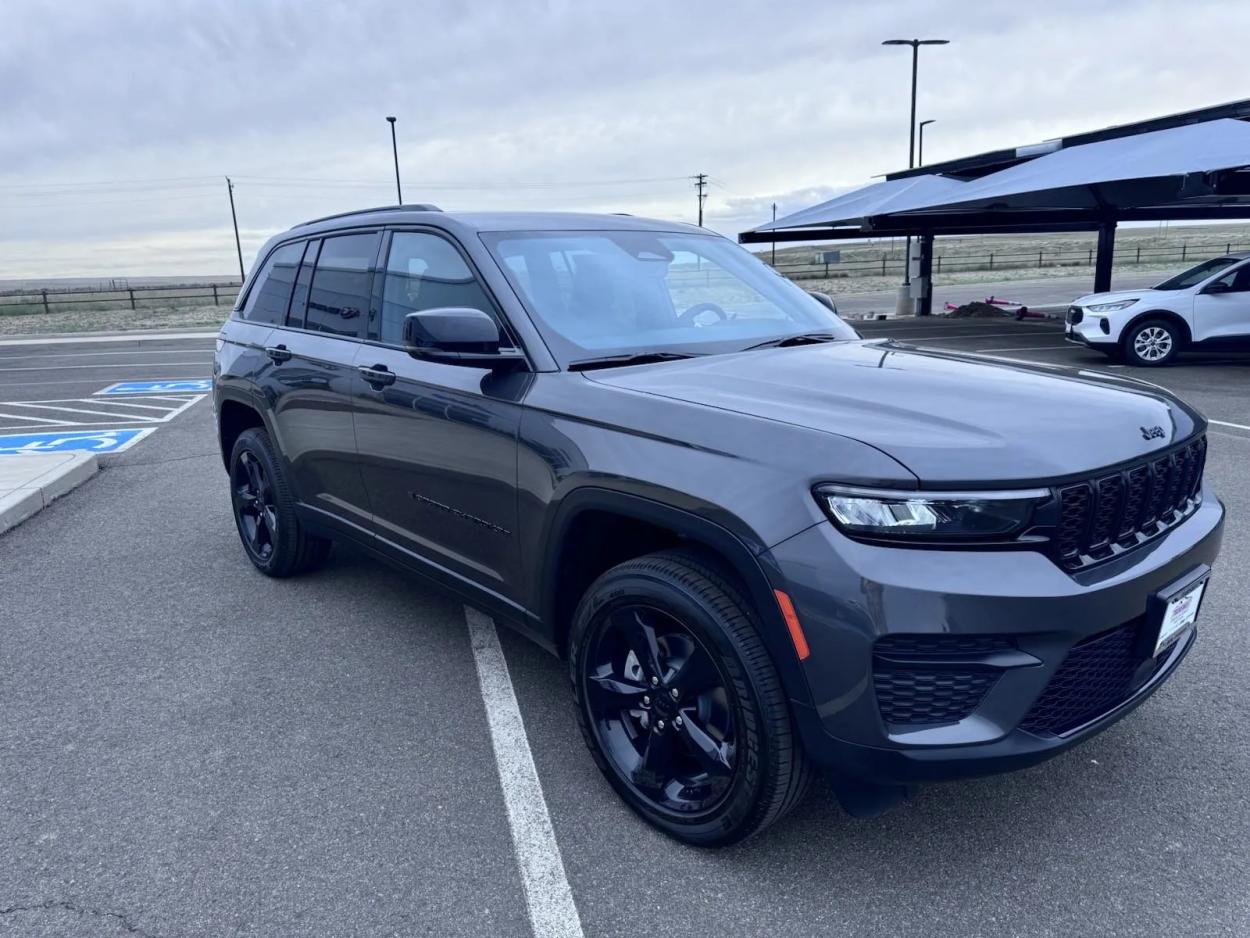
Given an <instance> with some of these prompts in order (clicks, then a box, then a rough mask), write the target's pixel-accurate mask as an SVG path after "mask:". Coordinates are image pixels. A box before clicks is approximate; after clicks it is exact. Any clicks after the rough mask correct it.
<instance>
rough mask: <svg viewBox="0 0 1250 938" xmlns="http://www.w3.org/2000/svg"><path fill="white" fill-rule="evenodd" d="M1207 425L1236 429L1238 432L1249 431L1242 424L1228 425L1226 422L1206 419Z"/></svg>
mask: <svg viewBox="0 0 1250 938" xmlns="http://www.w3.org/2000/svg"><path fill="white" fill-rule="evenodd" d="M1207 423H1214V424H1218V425H1219V426H1221V427H1236V428H1237V429H1238V430H1250V427H1247V426H1246V425H1245V424H1244V423H1229V422H1228V421H1227V420H1211V419H1209V418H1208V420H1207Z"/></svg>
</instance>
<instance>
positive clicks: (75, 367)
mask: <svg viewBox="0 0 1250 938" xmlns="http://www.w3.org/2000/svg"><path fill="white" fill-rule="evenodd" d="M203 364H204V362H203V361H198V362H148V363H147V364H146V365H144V366H143V367H144V368H172V367H173V366H175V365H203ZM86 368H129V369H130V370H131V371H134V370H135V365H134V362H119V363H118V364H115V365H43V366H40V367H37V368H5V369H4V371H5V374H8V373H9V372H10V371H70V370H73V371H78V370H80V369H86Z"/></svg>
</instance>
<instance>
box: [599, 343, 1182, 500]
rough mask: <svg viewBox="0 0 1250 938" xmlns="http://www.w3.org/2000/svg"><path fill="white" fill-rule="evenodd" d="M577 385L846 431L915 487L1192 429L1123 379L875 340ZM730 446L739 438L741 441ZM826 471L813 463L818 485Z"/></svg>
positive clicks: (1000, 477) (1035, 473)
mask: <svg viewBox="0 0 1250 938" xmlns="http://www.w3.org/2000/svg"><path fill="white" fill-rule="evenodd" d="M586 377H587V378H589V379H590V380H593V381H596V382H599V383H601V384H606V385H611V386H615V387H620V388H626V389H629V390H631V391H637V392H641V393H644V394H652V395H655V396H657V397H666V398H673V399H676V400H681V401H687V402H690V403H694V404H702V405H704V406H707V407H715V408H718V409H721V410H728V411H734V412H737V413H742V414H748V415H750V416H752V417H758V418H762V419H766V420H776V421H781V422H784V423H787V424H791V425H797V426H802V427H807V428H810V429H811V430H813V431H815V432H823V433H833V434H837V435H839V436H844V437H850V438H852V439H856V440H859V441H861V442H863V443H866V444H868V445H870V446H873V447H876V448H877V449H879V450H881V451H882V452H885V453H886V454H888V455H889V456H891V457H893V458H894V459H896V460H898V461H899V462H900V463H902V464H903V465H904V466H906V467H907V468H908V469H909V470H911V472H913V473H914V474H915V475H916V476H917V477H918V478H919V479H920V480H921V484H922V485H925V486H928V487H933V486H939V485H956V484H964V485H974V486H978V485H985V484H999V483H1002V482H1051V481H1057V480H1058V479H1060V478H1063V477H1076V476H1085V475H1090V474H1091V473H1093V472H1095V471H1096V470H1098V469H1101V468H1104V467H1106V466H1111V465H1114V464H1116V463H1121V462H1127V461H1130V460H1134V459H1138V458H1140V457H1143V456H1145V455H1146V454H1148V453H1151V452H1154V451H1156V450H1159V449H1163V448H1165V447H1168V446H1170V445H1172V444H1173V443H1176V442H1179V441H1180V440H1182V439H1184V438H1186V437H1188V436H1190V435H1191V434H1193V433H1194V432H1195V431H1196V430H1198V429H1199V428H1201V427H1203V426H1205V422H1204V421H1203V419H1202V418H1201V417H1200V416H1198V414H1197V413H1195V412H1194V411H1192V410H1190V409H1189V408H1188V407H1186V406H1185V405H1184V404H1182V403H1181V402H1180V401H1178V400H1177V399H1176V398H1174V397H1172V396H1171V395H1170V394H1168V393H1167V392H1166V391H1164V390H1163V389H1162V388H1157V387H1155V386H1153V385H1148V384H1145V383H1143V382H1138V381H1134V380H1132V379H1129V378H1122V377H1120V376H1117V375H1110V374H1098V373H1095V372H1090V371H1075V370H1071V371H1064V372H1058V371H1055V370H1052V369H1049V368H1045V367H1043V366H1037V367H1033V366H1030V365H1027V364H1024V363H1021V364H1013V363H1009V362H1002V361H991V360H987V359H983V358H976V357H975V356H967V355H958V354H948V353H942V352H931V351H920V350H917V349H911V348H908V347H906V346H901V345H897V344H894V343H891V342H888V341H882V340H876V341H859V342H833V343H828V344H825V345H811V346H800V347H797V348H785V349H762V350H758V351H754V352H741V353H737V354H732V355H712V356H707V357H705V358H691V359H685V360H680V361H671V362H662V363H657V364H652V365H640V366H634V367H630V368H619V369H613V370H606V371H597V372H592V373H587V375H586ZM1156 428H1157V429H1156ZM742 439H743V441H744V443H746V444H749V442H750V441H751V436H750V435H749V434H748V435H744V436H743V437H742ZM837 469H838V467H837V466H829V467H827V470H825V471H827V473H828V476H829V478H830V479H836V478H837Z"/></svg>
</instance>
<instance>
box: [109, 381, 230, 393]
mask: <svg viewBox="0 0 1250 938" xmlns="http://www.w3.org/2000/svg"><path fill="white" fill-rule="evenodd" d="M212 389H213V382H212V379H211V378H182V379H179V380H177V381H122V382H120V383H118V384H110V385H109V386H108V387H107V388H103V389H101V390H99V391H96V394H104V395H109V394H204V393H207V392H208V391H211V390H212Z"/></svg>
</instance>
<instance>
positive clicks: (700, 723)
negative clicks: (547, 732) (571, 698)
mask: <svg viewBox="0 0 1250 938" xmlns="http://www.w3.org/2000/svg"><path fill="white" fill-rule="evenodd" d="M569 669H570V677H571V679H572V683H573V690H574V694H575V695H576V698H577V711H578V720H579V723H580V725H581V729H582V734H583V736H584V737H585V740H586V744H587V746H588V747H589V748H590V751H591V753H592V755H593V756H594V759H595V762H596V763H597V764H598V766H599V769H600V770H601V771H602V772H603V774H604V776H605V777H606V778H607V780H608V781H609V783H611V785H612V787H613V788H615V789H616V791H617V793H618V794H619V795H620V796H621V798H623V799H624V801H625V802H626V803H627V804H628V805H629V806H630V807H631V808H633V810H634V811H636V812H637V813H638V814H639V815H641V816H642V817H643V818H644V819H645V820H646V821H648V822H649V823H650V824H652V825H654V826H655V827H657V828H659V829H660V830H662V831H664V832H665V833H666V834H669V835H670V836H672V837H675V838H677V839H678V840H681V841H684V842H686V843H689V844H694V845H696V846H704V847H712V846H721V845H724V844H730V843H734V842H735V841H738V840H741V839H742V838H744V837H747V836H749V835H751V834H753V833H755V832H757V831H759V830H762V829H763V828H765V827H767V826H768V825H769V824H772V823H773V822H774V821H776V820H777V819H778V818H780V817H781V816H782V815H784V814H785V813H786V812H787V811H789V810H790V809H791V808H793V807H794V805H795V804H797V803H798V802H799V800H801V798H802V796H803V794H804V792H805V791H806V789H807V787H808V783H809V779H810V770H809V768H808V765H807V761H806V757H805V754H804V752H803V751H802V748H801V747H800V745H799V741H798V739H797V738H796V735H795V732H794V728H793V727H792V726H791V721H790V714H789V709H788V706H787V703H786V696H785V693H784V691H783V689H782V685H781V681H780V679H779V677H778V676H777V671H776V669H775V668H774V666H773V664H772V661H771V659H770V658H769V656H768V652H767V651H766V650H765V648H764V646H763V643H762V641H761V640H760V637H759V635H758V633H757V631H756V629H755V626H754V625H753V623H752V618H751V616H750V614H749V612H748V606H747V603H746V602H745V600H744V599H743V598H742V596H741V594H740V593H739V591H738V590H737V589H736V588H735V587H734V586H733V585H732V584H731V583H729V582H728V581H727V580H725V579H724V578H722V577H721V576H720V575H719V574H718V573H716V572H715V571H714V570H713V569H712V568H711V567H710V566H708V565H706V564H704V563H703V562H702V561H701V560H700V559H699V558H698V557H696V556H694V555H686V554H683V553H661V554H651V555H648V556H645V557H640V558H637V559H635V560H630V561H627V562H625V563H623V564H620V565H619V566H616V567H613V568H612V569H611V570H609V571H608V572H607V573H605V574H603V576H601V577H600V578H599V579H598V580H596V581H595V583H594V584H593V585H592V586H591V587H590V589H589V590H588V591H587V592H586V595H585V596H584V597H583V598H582V601H581V603H580V605H579V606H578V609H577V613H576V616H575V618H574V623H573V628H572V632H571V635H570V653H569Z"/></svg>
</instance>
